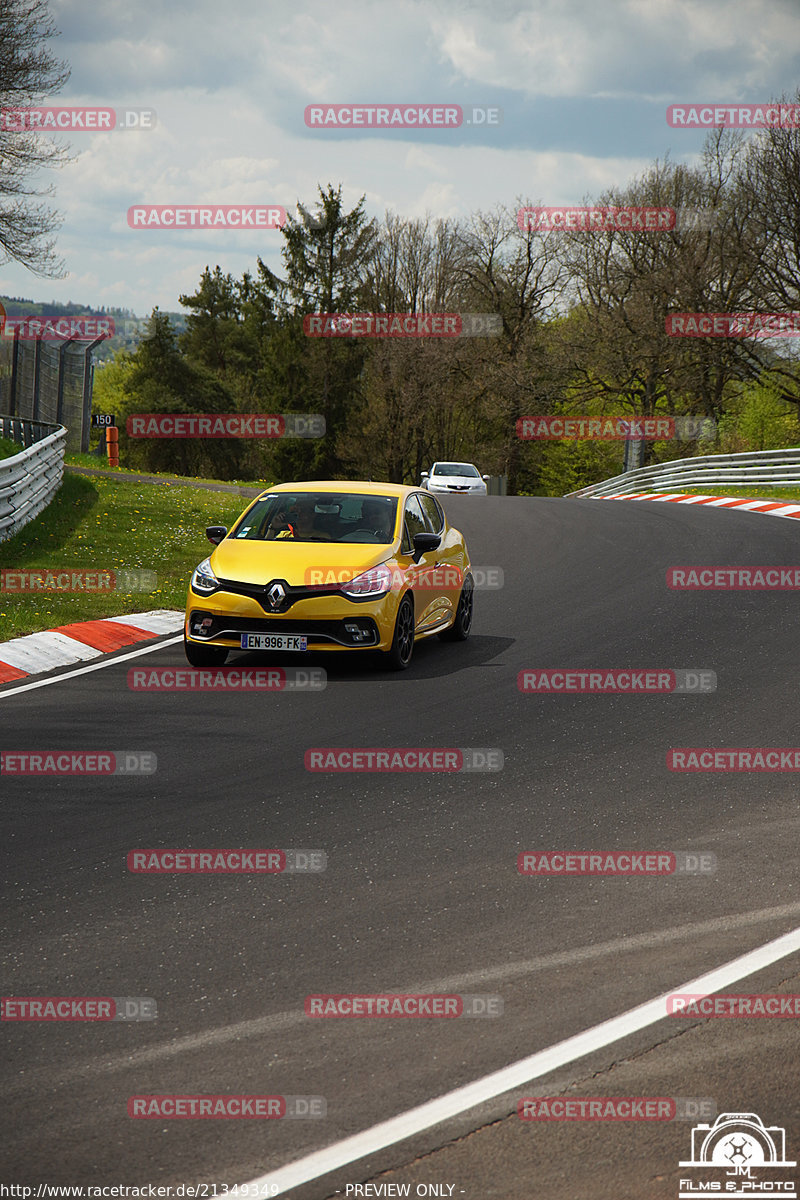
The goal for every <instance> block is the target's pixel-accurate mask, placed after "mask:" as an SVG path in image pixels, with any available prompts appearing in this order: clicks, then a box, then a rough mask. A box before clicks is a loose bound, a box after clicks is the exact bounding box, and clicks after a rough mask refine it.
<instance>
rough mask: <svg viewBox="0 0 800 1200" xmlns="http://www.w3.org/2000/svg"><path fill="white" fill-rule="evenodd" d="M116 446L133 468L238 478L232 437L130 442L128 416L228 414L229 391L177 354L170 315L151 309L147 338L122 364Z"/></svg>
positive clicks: (230, 406) (239, 450)
mask: <svg viewBox="0 0 800 1200" xmlns="http://www.w3.org/2000/svg"><path fill="white" fill-rule="evenodd" d="M125 367H126V373H125V378H124V379H123V383H122V387H123V391H124V392H125V395H126V400H125V403H124V404H123V405H121V412H120V417H121V418H122V420H121V425H122V429H121V430H120V442H121V443H122V445H123V448H124V451H125V455H126V460H127V461H128V462H129V463H130V464H131V465H132V466H143V467H147V468H149V469H150V470H151V471H173V472H175V473H176V474H179V475H203V474H205V475H210V476H212V477H214V476H216V477H217V478H221V479H233V478H236V477H237V476H238V475H239V472H240V465H241V459H242V453H243V451H242V446H241V443H240V442H239V441H237V440H236V439H234V438H191V437H189V438H180V437H175V438H152V439H150V438H131V437H128V436H127V434H126V432H125V422H126V420H127V418H128V417H129V416H133V415H134V414H144V413H229V412H232V411H233V408H234V406H233V403H232V399H231V395H230V392H229V391H228V390H227V388H225V386H224V385H223V384H222V383H221V382H220V380H219V379H217V378H216V376H215V375H214V374H212V372H211V371H209V370H208V368H206V367H202V366H200V365H195V364H193V363H190V362H189V361H188V360H187V359H186V357H185V356H184V355H182V354H181V352H180V350H179V348H178V344H177V339H176V336H175V330H174V329H173V327H172V323H171V322H170V319H169V317H168V316H166V315H165V314H164V313H161V312H159V310H158V309H157V308H155V309H153V313H152V316H151V318H150V321H149V324H148V330H147V336H146V337H145V338H143V340H142V341H141V342H140V343H139V346H138V348H137V350H136V352H135V353H134V354H132V355H130V357H129V358H128V359H127V360H126V364H125Z"/></svg>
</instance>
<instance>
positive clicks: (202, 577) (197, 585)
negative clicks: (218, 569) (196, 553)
mask: <svg viewBox="0 0 800 1200" xmlns="http://www.w3.org/2000/svg"><path fill="white" fill-rule="evenodd" d="M218 587H219V580H218V579H217V577H216V575H215V574H214V572H213V571H212V570H211V559H210V558H204V559H203V561H202V562H201V563H200V566H199V567H195V569H194V574H193V575H192V591H193V592H199V594H200V595H201V596H210V595H211V593H212V592H215V591H216V590H217V588H218Z"/></svg>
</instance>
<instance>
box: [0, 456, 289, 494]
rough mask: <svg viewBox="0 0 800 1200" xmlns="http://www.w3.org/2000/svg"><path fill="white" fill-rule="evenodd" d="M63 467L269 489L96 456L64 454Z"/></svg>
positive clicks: (256, 481) (249, 481)
mask: <svg viewBox="0 0 800 1200" xmlns="http://www.w3.org/2000/svg"><path fill="white" fill-rule="evenodd" d="M17 449H18V450H19V449H21V447H17ZM0 458H2V453H1V452H0ZM64 465H65V466H67V467H91V468H92V469H93V470H95V471H113V472H114V475H115V476H118V475H122V476H125V475H132V476H134V477H135V476H137V475H152V476H154V478H156V479H174V480H181V481H182V482H186V481H187V480H191V479H197V480H198V482H202V483H225V484H238V485H239V487H260V488H266V487H269V484H267V483H265V482H264V480H263V479H206V478H205V477H203V479H202V480H200V477H199V476H194V475H170V474H168V473H164V472H163V471H150V470H148V469H147V468H146V467H142V469H141V470H139V469H134V468H133V467H112V466H109V462H108V459H107V458H106V457H105V456H103V457H101V456H100V455H98V454H75V453H73V454H65V455H64Z"/></svg>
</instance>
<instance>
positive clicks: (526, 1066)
mask: <svg viewBox="0 0 800 1200" xmlns="http://www.w3.org/2000/svg"><path fill="white" fill-rule="evenodd" d="M798 950H800V928H798V929H793V930H792V931H791V932H790V933H786V934H784V935H783V936H782V937H779V938H775V940H774V941H771V942H767V943H766V944H765V945H763V946H759V947H758V948H757V949H756V950H751V951H750V952H749V953H748V954H743V955H741V956H740V957H739V958H734V959H732V960H731V962H728V963H725V964H723V966H721V967H717V968H716V969H715V970H713V971H709V972H707V973H706V974H705V975H700V976H698V978H697V979H690V980H689V981H688V983H682V984H680V985H679V986H678V987H674V988H671V989H670V991H669V992H664V993H663V994H662V995H660V996H656V997H655V999H653V1000H648V1001H647V1002H646V1003H645V1004H640V1005H639V1006H638V1007H637V1008H631V1009H629V1010H628V1012H625V1013H621V1014H620V1016H618V1017H612V1019H611V1020H610V1021H603V1022H602V1024H600V1025H595V1026H594V1027H593V1028H592V1029H585V1030H584V1031H583V1033H578V1034H576V1035H575V1036H574V1037H570V1038H567V1039H566V1040H565V1041H563V1042H558V1043H557V1044H556V1045H555V1046H549V1047H547V1049H545V1050H539V1051H537V1052H536V1053H535V1054H531V1055H529V1056H528V1057H527V1058H521V1059H519V1060H518V1061H517V1062H515V1063H511V1064H510V1065H509V1066H507V1067H503V1068H502V1069H501V1070H499V1071H493V1072H492V1074H491V1075H485V1076H484V1077H483V1079H478V1080H476V1081H475V1082H474V1083H469V1084H466V1085H465V1086H464V1087H460V1088H456V1089H455V1091H452V1092H447V1093H446V1094H445V1095H444V1096H438V1097H437V1098H436V1099H435V1100H429V1101H428V1102H427V1103H425V1104H420V1105H419V1106H418V1107H417V1108H411V1109H409V1110H408V1111H407V1112H404V1113H400V1114H399V1115H398V1116H396V1117H391V1118H390V1119H389V1120H388V1121H381V1123H380V1124H379V1125H373V1126H372V1127H371V1128H370V1129H365V1130H363V1131H362V1132H361V1133H356V1134H353V1136H352V1137H348V1138H344V1139H343V1140H342V1141H340V1142H335V1143H334V1144H333V1145H332V1146H326V1147H325V1149H324V1150H317V1151H315V1152H314V1153H313V1154H308V1155H306V1157H305V1158H300V1159H297V1161H296V1162H293V1163H288V1164H287V1165H286V1166H285V1167H279V1168H278V1169H277V1170H276V1171H272V1172H271V1173H270V1174H269V1175H262V1176H260V1177H259V1178H258V1179H251V1180H249V1181H248V1183H247V1184H245V1185H243V1187H245V1188H247V1190H248V1192H249V1191H250V1189H251V1188H253V1187H255V1188H257V1189H258V1191H257V1192H256V1193H255V1194H256V1195H259V1194H261V1192H262V1191H263V1193H264V1194H265V1195H269V1196H279V1195H281V1194H283V1193H285V1192H288V1191H289V1190H290V1189H291V1188H293V1187H299V1186H300V1184H303V1183H310V1182H311V1181H312V1180H314V1179H318V1178H319V1177H320V1176H321V1175H327V1174H328V1173H329V1172H330V1171H335V1170H338V1169H339V1168H341V1167H345V1166H347V1164H348V1163H351V1162H356V1161H357V1160H358V1159H359V1158H364V1156H365V1155H368V1154H375V1153H376V1152H378V1151H381V1150H384V1149H385V1148H386V1147H387V1146H392V1145H394V1144H395V1143H396V1142H401V1141H403V1140H404V1139H405V1138H408V1137H412V1136H413V1135H414V1134H417V1133H421V1132H423V1131H424V1130H426V1129H430V1128H431V1126H433V1125H438V1124H440V1123H441V1122H442V1121H446V1120H448V1119H450V1118H451V1117H456V1116H459V1115H460V1114H461V1113H464V1112H466V1111H467V1110H468V1109H470V1108H474V1107H475V1106H476V1105H478V1104H483V1103H485V1101H487V1100H492V1099H494V1098H495V1097H496V1096H500V1095H502V1094H503V1093H504V1092H508V1091H511V1090H512V1089H513V1088H517V1087H520V1086H521V1085H522V1084H524V1083H529V1082H530V1081H531V1080H533V1079H538V1078H539V1077H540V1076H542V1075H547V1074H549V1073H550V1072H551V1071H555V1070H557V1069H558V1068H559V1067H563V1066H565V1065H566V1064H567V1063H571V1062H574V1061H575V1060H576V1059H578V1058H583V1057H584V1056H585V1055H587V1054H592V1053H594V1051H596V1050H601V1049H603V1048H604V1047H605V1046H608V1045H610V1043H612V1042H616V1041H619V1039H620V1038H624V1037H628V1036H629V1035H630V1034H632V1033H636V1032H637V1031H638V1030H640V1029H645V1028H646V1027H647V1026H648V1025H654V1024H655V1023H656V1022H657V1021H661V1020H663V1019H664V1018H666V1012H667V1007H666V1002H667V997H668V996H669V995H671V994H672V993H673V992H693V993H694V994H695V995H701V996H703V995H712V994H713V993H714V992H718V991H719V990H720V989H721V988H724V987H727V986H728V985H730V984H732V983H736V982H737V981H738V980H740V979H743V978H745V977H746V976H747V975H752V974H754V972H756V971H760V970H762V969H763V968H764V967H768V966H771V964H772V963H774V962H777V961H778V960H779V959H781V958H785V957H786V956H787V955H788V954H794V953H796V952H797V951H798ZM267 1189H268V1190H267Z"/></svg>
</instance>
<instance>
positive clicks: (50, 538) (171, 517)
mask: <svg viewBox="0 0 800 1200" xmlns="http://www.w3.org/2000/svg"><path fill="white" fill-rule="evenodd" d="M247 504H248V501H247V499H245V498H244V497H242V496H231V495H228V494H227V493H225V492H209V491H205V490H203V489H200V488H187V487H181V488H174V489H173V488H169V487H153V486H152V485H151V484H146V483H141V484H136V483H131V484H127V483H118V482H117V481H116V480H113V481H112V480H110V479H101V478H97V479H89V478H87V477H86V476H81V475H71V474H67V475H65V477H64V482H63V483H62V485H61V488H60V490H59V492H58V493H57V495H56V497H55V499H54V500H53V501H52V503H51V504H50V505H49V506H48V507H47V508H46V509H45V510H44V512H42V513H40V514H39V516H38V517H36V518H35V519H34V520H33V521H31V523H30V524H29V525H26V526H25V528H24V529H22V530H20V532H19V533H18V534H17V535H16V536H15V537H13V538H10V539H9V540H8V541H6V542H2V543H0V567H4V568H12V569H19V568H25V569H30V568H34V567H44V568H49V569H51V570H56V569H60V570H63V569H78V568H82V569H85V570H92V571H97V570H119V569H120V568H123V567H127V568H139V569H144V570H149V571H155V573H156V578H157V586H156V588H155V590H154V591H151V592H132V593H131V592H127V593H123V592H105V593H99V594H92V593H82V592H55V591H51V592H44V591H42V592H32V593H23V594H11V593H7V592H5V591H2V590H0V641H6V640H7V639H9V638H12V637H20V636H22V635H23V634H26V633H36V632H37V631H38V630H41V629H51V628H52V627H53V626H56V625H67V624H69V623H70V622H72V621H90V620H94V619H96V618H98V617H114V616H122V615H124V614H126V613H133V612H146V611H147V610H149V609H153V608H176V609H181V610H182V609H183V607H184V605H185V603H186V588H187V585H188V582H189V577H190V575H191V573H192V571H193V570H194V568H195V567H196V566H197V564H198V563H199V562H200V561H201V560H202V559H204V558H206V557H207V556H208V555H209V554H210V553H211V550H212V549H213V547H212V546H211V544H210V542H209V541H208V540H207V538H206V536H205V529H206V526H207V525H216V524H221V525H227V526H228V527H230V526H231V525H232V524H233V522H234V520H235V518H236V517H237V516H238V515H239V513H240V512H241V511H242V510H243V509H244V508H245V507H246V505H247Z"/></svg>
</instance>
